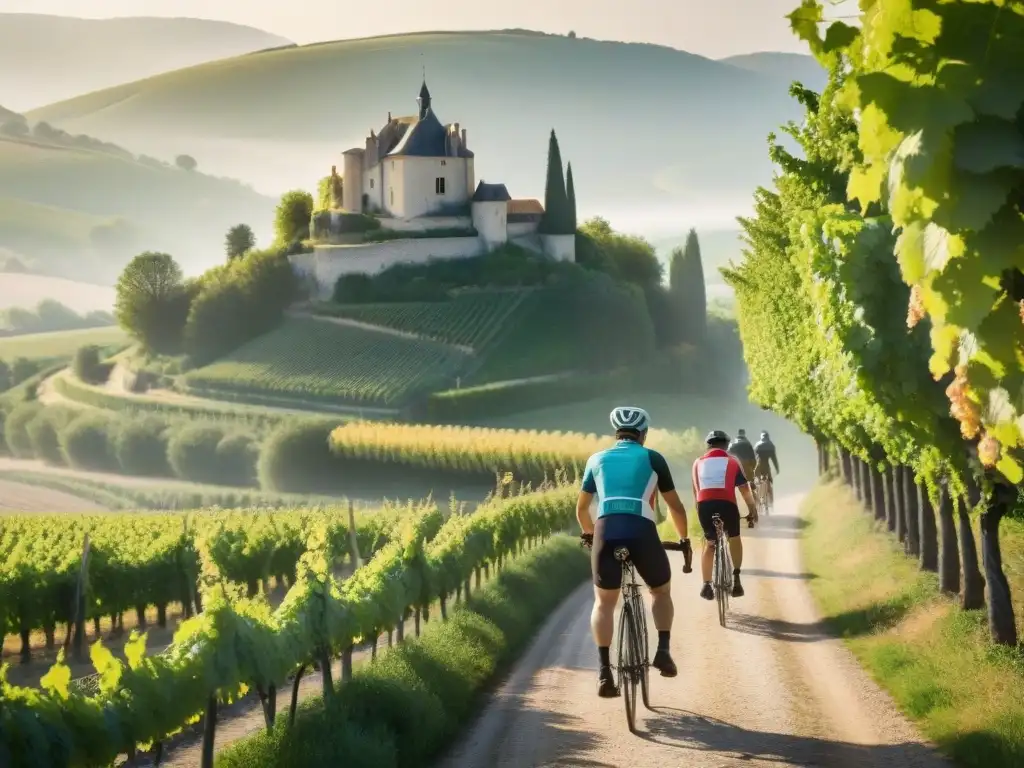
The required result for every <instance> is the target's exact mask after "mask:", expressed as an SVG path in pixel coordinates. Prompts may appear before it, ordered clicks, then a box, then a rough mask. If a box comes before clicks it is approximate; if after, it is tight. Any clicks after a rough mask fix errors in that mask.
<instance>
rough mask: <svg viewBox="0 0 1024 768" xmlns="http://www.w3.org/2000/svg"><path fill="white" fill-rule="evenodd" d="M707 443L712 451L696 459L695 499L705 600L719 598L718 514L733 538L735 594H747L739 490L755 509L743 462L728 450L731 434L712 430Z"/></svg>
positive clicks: (749, 506) (730, 544)
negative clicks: (714, 575) (714, 573)
mask: <svg viewBox="0 0 1024 768" xmlns="http://www.w3.org/2000/svg"><path fill="white" fill-rule="evenodd" d="M705 442H706V443H707V446H708V452H707V453H705V454H704V455H703V456H701V457H700V458H699V459H697V460H696V461H695V462H693V498H694V500H695V501H696V503H697V517H698V518H699V519H700V527H701V528H702V529H703V530H704V554H703V556H702V557H701V561H700V569H701V576H702V577H703V579H704V586H703V587H701V590H700V596H701V597H703V598H704V599H705V600H714V599H715V590H714V588H713V587H712V586H711V568H712V566H713V565H714V561H715V541H716V532H715V524H714V522H713V520H712V517H713V516H714V515H716V514H717V515H718V516H719V517H720V518H721V519H722V523H723V524H724V525H725V533H726V534H727V535H728V537H729V552H730V554H732V564H733V572H732V596H733V597H743V585H742V584H740V569H741V568H742V567H743V542H742V541H741V540H740V509H739V506H737V504H736V492H737V491H739V493H740V495H741V496H742V497H743V501H744V502H745V503H746V505H747V509H748V510H749V511H750V515H751V517H753V515H754V512H755V505H754V494H752V493H751V492H750V485H749V484H748V483H747V478H746V476H745V475H744V474H743V468H742V467H741V466H740V463H739V462H738V461H737V460H736V459H735V457H733V456H730V455H729V453H728V452H727V451H726V448H727V447H728V446H729V436H728V435H727V434H725V432H722V431H721V430H719V429H716V430H712V431H711V432H709V433H708V436H707V437H706V438H705Z"/></svg>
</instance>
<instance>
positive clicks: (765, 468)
mask: <svg viewBox="0 0 1024 768" xmlns="http://www.w3.org/2000/svg"><path fill="white" fill-rule="evenodd" d="M754 453H755V454H757V465H756V466H755V467H754V475H755V476H757V477H768V478H769V479H770V478H771V476H772V470H771V466H770V465H769V463H768V462H769V461H770V462H771V463H772V464H774V465H775V471H776V472H778V471H779V459H778V456H776V454H775V443H773V442H772V441H771V440H759V441H758V443H757V445H755V446H754Z"/></svg>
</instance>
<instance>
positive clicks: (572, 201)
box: [565, 163, 578, 232]
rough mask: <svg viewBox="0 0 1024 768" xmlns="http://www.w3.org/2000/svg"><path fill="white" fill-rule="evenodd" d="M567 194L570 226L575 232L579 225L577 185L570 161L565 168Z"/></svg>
mask: <svg viewBox="0 0 1024 768" xmlns="http://www.w3.org/2000/svg"><path fill="white" fill-rule="evenodd" d="M565 196H566V197H567V198H568V205H569V222H570V226H571V227H572V231H573V232H575V231H576V228H577V226H578V225H577V221H576V185H575V184H574V183H573V180H572V163H569V165H568V166H567V167H566V170H565Z"/></svg>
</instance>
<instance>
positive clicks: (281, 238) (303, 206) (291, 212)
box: [274, 189, 313, 245]
mask: <svg viewBox="0 0 1024 768" xmlns="http://www.w3.org/2000/svg"><path fill="white" fill-rule="evenodd" d="M312 217H313V196H312V195H311V194H309V192H306V191H305V190H301V189H293V190H292V191H291V192H285V193H284V195H283V196H282V197H281V202H280V203H278V204H277V212H276V214H275V216H274V235H275V236H276V238H277V242H278V244H280V245H290V244H291V243H295V242H299V241H302V240H306V239H307V238H309V224H310V219H311V218H312Z"/></svg>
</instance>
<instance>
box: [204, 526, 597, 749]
mask: <svg viewBox="0 0 1024 768" xmlns="http://www.w3.org/2000/svg"><path fill="white" fill-rule="evenodd" d="M586 574H587V557H586V555H585V554H584V553H583V552H582V551H581V550H580V548H579V547H578V546H577V545H576V540H575V539H574V538H569V537H568V536H559V537H556V538H554V539H553V540H552V541H550V542H548V543H547V544H545V545H543V546H542V547H540V548H539V549H537V550H534V551H533V552H531V553H529V554H527V555H525V556H523V557H521V558H519V559H518V560H516V561H513V562H512V563H511V564H510V565H509V566H508V567H506V568H505V569H504V570H502V572H501V573H500V574H499V575H498V577H497V578H496V579H495V580H494V581H493V582H492V583H490V584H488V585H487V587H485V588H484V589H482V590H480V591H479V592H478V593H477V594H475V595H474V598H473V601H472V602H471V603H470V604H469V605H465V604H463V605H461V606H459V607H458V608H457V609H456V610H454V611H452V613H451V614H450V616H449V619H448V621H446V622H443V623H442V622H431V623H430V624H429V625H428V626H427V629H426V631H425V632H424V634H423V636H422V637H421V638H419V639H418V640H409V641H406V642H405V643H403V644H402V645H399V646H397V647H395V648H393V649H391V650H389V651H387V652H386V653H385V654H384V655H383V656H381V657H379V658H378V659H377V660H376V661H375V662H374V663H373V664H366V665H364V666H362V667H360V668H359V669H357V670H356V672H355V675H354V676H353V678H352V680H351V681H349V682H348V683H344V684H341V685H340V686H339V687H338V688H337V689H336V690H335V695H334V697H333V699H332V700H331V702H330V703H329V704H327V705H326V706H325V705H324V703H323V701H322V700H315V701H314V702H313V703H311V704H308V705H306V706H305V707H303V710H302V711H300V713H299V716H298V719H297V720H296V722H295V725H294V727H292V728H288V726H287V724H286V721H287V718H284V717H279V719H278V725H277V726H276V727H275V728H274V730H273V731H270V732H264V733H261V734H260V735H258V736H256V737H254V738H251V739H247V740H245V741H242V742H239V743H238V744H236V745H233V746H231V747H229V748H228V749H227V750H225V751H224V752H222V753H221V754H220V755H219V756H218V759H217V765H218V768H241V766H250V765H273V766H289V767H290V766H301V765H314V764H319V765H335V764H337V765H341V764H345V765H346V766H347V765H350V764H353V763H350V762H347V759H348V758H349V754H348V753H346V752H344V751H343V750H345V749H352V746H351V744H352V742H351V739H352V738H353V736H352V734H359V733H362V734H366V735H365V736H364V737H363V739H364V740H365V741H367V742H369V743H370V744H372V745H373V746H374V747H375V748H377V749H378V750H379V751H378V752H377V754H378V755H380V757H378V758H377V759H379V760H383V759H385V756H387V757H388V758H389V759H390V762H388V763H383V764H384V765H394V766H399V767H401V768H413V766H422V765H430V764H432V763H433V761H434V759H436V757H437V755H439V754H440V753H441V751H442V750H443V749H444V748H445V747H446V746H447V745H448V744H449V743H450V742H451V740H452V738H453V737H454V736H455V735H456V734H457V733H458V731H459V729H460V728H462V727H464V726H465V725H466V724H467V723H469V722H470V721H471V720H472V719H473V717H474V715H475V713H476V711H477V709H478V706H477V705H478V703H479V698H478V697H479V694H480V691H481V690H482V689H483V688H484V687H485V686H486V684H487V683H488V682H489V681H490V680H492V679H493V678H494V676H495V673H496V672H499V671H500V670H501V669H502V668H503V667H504V666H505V665H507V664H508V663H509V662H511V661H512V660H513V659H515V658H516V656H517V655H518V654H519V653H520V652H521V651H522V650H523V649H524V647H525V646H526V644H527V643H528V642H529V640H530V638H531V637H532V636H533V634H534V632H535V631H536V629H537V627H538V626H539V625H540V624H541V623H542V622H543V620H544V619H545V618H546V617H547V616H548V615H549V614H550V613H551V611H552V610H553V609H554V608H556V607H557V606H558V604H559V603H560V602H561V601H562V600H563V599H564V598H565V596H566V595H567V594H568V593H569V592H570V591H571V590H573V589H575V588H576V587H577V586H578V585H579V584H581V583H582V582H583V580H584V578H585V577H586ZM388 747H390V749H391V750H392V751H391V752H390V753H388V752H387V749H388ZM313 753H315V756H316V758H317V760H319V761H320V762H317V761H313V760H311V756H312V754H313ZM352 755H353V756H355V755H356V753H355V752H353V753H352ZM359 757H362V755H360V756H359ZM354 764H355V765H359V766H362V765H364V763H363V762H358V763H354Z"/></svg>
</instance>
